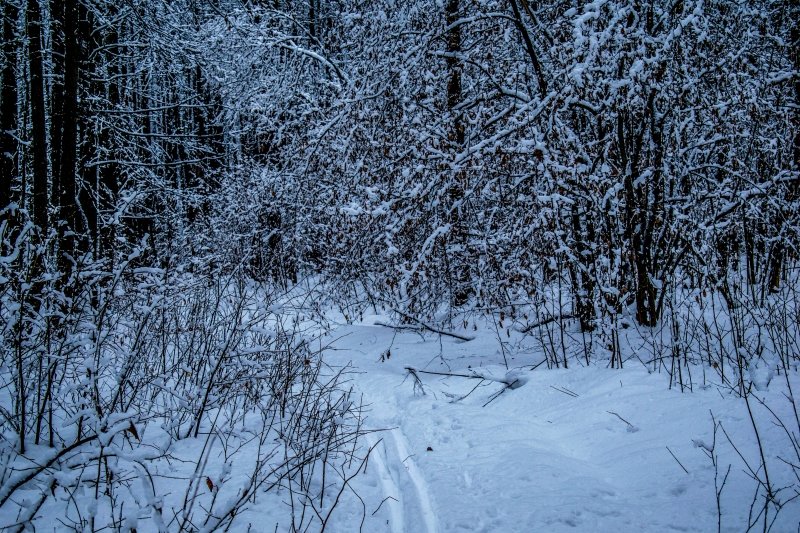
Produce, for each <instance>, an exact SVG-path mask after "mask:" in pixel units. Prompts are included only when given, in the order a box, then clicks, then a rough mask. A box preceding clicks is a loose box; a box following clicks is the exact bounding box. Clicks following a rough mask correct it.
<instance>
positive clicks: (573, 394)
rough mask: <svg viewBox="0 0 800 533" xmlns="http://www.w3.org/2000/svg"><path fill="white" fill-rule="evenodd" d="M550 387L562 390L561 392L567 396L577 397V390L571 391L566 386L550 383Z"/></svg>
mask: <svg viewBox="0 0 800 533" xmlns="http://www.w3.org/2000/svg"><path fill="white" fill-rule="evenodd" d="M550 388H551V389H553V390H557V391H558V392H562V393H564V394H566V395H567V396H572V397H573V398H577V397H578V393H577V392H573V391H571V390H569V389H568V388H566V387H554V386H553V385H550Z"/></svg>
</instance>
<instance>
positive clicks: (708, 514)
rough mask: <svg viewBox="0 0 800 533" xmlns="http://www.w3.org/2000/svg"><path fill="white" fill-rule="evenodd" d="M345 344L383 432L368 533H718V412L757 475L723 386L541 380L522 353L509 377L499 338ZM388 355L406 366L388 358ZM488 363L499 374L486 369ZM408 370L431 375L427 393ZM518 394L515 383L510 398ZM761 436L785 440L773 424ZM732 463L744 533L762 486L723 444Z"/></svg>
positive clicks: (563, 375)
mask: <svg viewBox="0 0 800 533" xmlns="http://www.w3.org/2000/svg"><path fill="white" fill-rule="evenodd" d="M383 320H385V319H384V318H381V317H372V318H366V319H365V322H366V323H369V322H373V323H374V322H379V321H383ZM331 338H336V339H337V340H336V341H335V342H334V344H333V346H334V347H335V350H333V351H331V352H330V353H329V355H328V357H327V361H328V364H331V365H334V366H344V365H347V364H351V365H353V366H354V367H355V368H357V369H358V372H357V373H355V374H354V375H353V385H354V386H355V387H356V388H357V389H358V391H359V392H360V393H361V394H363V398H364V401H365V403H367V404H368V406H369V407H368V415H367V422H366V424H367V429H368V430H375V432H374V433H370V435H369V438H368V444H369V446H374V447H375V449H374V450H373V452H372V455H371V456H370V460H369V463H368V465H367V468H366V469H365V474H364V475H363V476H361V477H360V478H358V479H356V480H355V481H354V483H355V490H356V491H357V492H358V493H359V494H360V495H361V497H362V498H364V500H365V505H366V508H367V511H366V521H365V524H364V526H363V528H362V529H361V530H362V531H375V532H378V531H387V532H392V533H398V532H403V531H406V532H434V531H440V532H449V531H454V532H455V531H484V532H495V531H553V532H558V531H573V532H574V531H634V530H635V531H643V532H662V531H669V530H677V531H698V532H700V531H711V530H716V528H717V508H716V500H715V498H716V492H715V488H714V476H715V472H714V468H713V465H712V463H711V461H710V460H709V457H708V451H709V450H712V449H713V448H712V445H711V444H709V443H711V442H713V428H714V424H713V422H712V418H711V415H712V414H713V415H714V417H715V419H716V420H717V421H718V422H721V423H722V424H723V427H725V429H726V430H727V432H728V433H729V434H730V436H731V438H732V440H733V443H734V444H736V446H737V447H738V449H739V451H740V452H742V454H743V455H744V456H745V457H747V458H748V460H752V461H756V455H755V454H756V453H757V452H756V448H755V446H754V438H753V432H752V428H751V427H750V426H749V419H748V417H747V413H746V411H745V410H744V404H743V402H742V400H741V399H737V398H736V397H734V396H733V395H732V394H729V393H728V392H726V390H725V389H724V388H723V387H721V386H719V385H714V384H709V385H708V386H706V387H705V388H698V389H697V390H695V392H693V393H680V392H678V391H676V390H668V387H667V377H666V376H665V375H663V374H658V373H651V372H648V371H647V370H646V369H645V368H644V367H642V366H641V365H639V364H638V363H637V364H636V365H634V364H633V363H630V364H629V368H625V369H623V370H611V369H608V368H604V367H600V366H592V367H579V368H571V369H568V370H565V369H554V370H545V369H543V368H539V369H537V370H533V371H532V370H530V367H531V366H533V365H535V364H536V363H538V362H539V360H540V359H541V356H537V355H536V354H535V353H518V354H516V355H515V357H514V359H513V360H512V361H510V363H512V366H513V365H518V366H516V367H514V368H512V369H511V370H509V371H506V369H505V367H504V366H502V358H501V357H500V355H499V354H498V345H497V341H496V339H495V338H493V336H492V335H491V334H489V333H485V334H483V335H479V336H478V337H477V338H476V340H474V341H471V342H461V341H458V340H456V339H449V338H447V337H441V338H439V337H438V336H437V335H426V336H421V335H420V334H418V333H409V332H398V331H395V330H393V329H390V328H387V327H382V326H378V325H365V324H361V325H351V326H347V325H343V326H341V327H339V328H338V329H336V330H335V332H334V333H333V334H332V336H331ZM387 349H391V354H392V356H391V358H388V359H386V358H382V357H381V355H382V354H383V353H385V352H386V350H387ZM492 354H494V356H492ZM537 357H538V359H537ZM481 361H483V362H487V361H488V362H489V363H488V364H484V365H483V366H481V367H479V368H478V367H472V365H479V364H481ZM407 367H411V368H415V369H418V370H419V371H420V373H419V374H418V375H419V377H420V378H421V380H422V381H423V390H424V394H423V393H421V392H420V390H419V388H418V387H415V386H414V383H413V381H412V378H411V377H410V376H409V375H408V372H407V370H406V368H407ZM422 371H431V372H439V373H449V374H464V375H469V374H476V375H481V376H485V377H487V378H488V379H486V380H485V381H483V382H481V384H480V385H479V386H478V387H477V389H475V390H474V391H473V392H471V393H470V391H471V390H472V389H473V388H475V386H476V383H477V381H476V380H474V379H466V378H461V377H448V376H441V375H433V374H424V373H422ZM492 376H495V377H496V379H493V378H492ZM792 379H793V380H796V376H793V377H792ZM502 382H507V383H508V382H513V383H515V385H513V386H511V387H509V388H508V389H507V390H505V391H504V392H503V393H502V394H500V395H499V396H496V397H495V395H496V394H497V393H498V391H502V390H503V389H504V388H505V385H504V384H503V383H502ZM776 382H777V380H775V381H774V382H773V384H772V386H771V387H770V388H769V389H767V388H762V387H761V386H760V385H759V386H758V387H757V388H758V390H759V391H760V392H759V394H761V395H762V397H763V399H764V400H765V401H769V402H773V405H774V404H778V403H780V400H781V394H782V392H781V388H780V387H779V386H777V385H776ZM795 386H797V384H795ZM464 396H466V397H464ZM462 397H463V399H460V398H462ZM492 397H495V399H494V400H492V401H490V402H489V403H488V405H484V404H486V402H487V401H488V400H490V399H491V398H492ZM781 405H788V404H786V403H785V402H784V404H781ZM760 429H761V430H762V431H769V430H770V428H768V427H767V423H766V419H764V423H762V424H761V427H760ZM767 440H770V446H768V449H769V450H771V451H772V452H781V451H788V450H787V449H786V448H783V449H782V448H781V443H780V438H779V436H778V434H777V432H772V433H769V437H768V439H767ZM776 447H777V448H776ZM716 453H717V454H718V455H719V456H720V459H719V460H720V463H721V464H722V463H724V464H722V466H721V468H722V471H720V472H719V476H720V479H721V477H722V476H723V475H724V468H726V466H727V464H732V465H733V466H732V468H731V472H730V474H729V479H728V481H727V484H726V486H725V488H724V490H723V492H722V517H723V518H722V531H741V530H742V529H746V528H745V527H743V524H746V521H747V512H748V510H749V507H750V503H751V500H752V492H753V490H754V485H753V482H752V480H751V479H750V478H748V477H747V475H746V474H745V473H744V468H745V467H744V465H743V464H742V463H741V460H739V459H738V458H737V457H736V454H735V452H734V451H733V450H732V447H731V445H730V443H728V442H727V441H726V442H725V443H724V445H723V444H722V443H721V442H720V436H719V435H718V436H717V446H716ZM673 454H674V457H673ZM726 461H727V462H726ZM756 464H757V462H756ZM684 468H685V469H686V471H684ZM773 473H774V474H775V475H776V476H777V475H778V472H777V471H775V472H773ZM386 498H388V499H386ZM384 499H386V500H384ZM373 511H374V513H373ZM349 518H352V517H350V516H346V515H345V513H340V515H339V516H338V520H336V521H335V522H334V524H332V525H333V529H332V530H334V531H342V532H345V531H356V530H357V527H358V524H357V522H358V521H349V520H348V519H349ZM798 521H800V510H799V509H798V508H797V506H791V505H789V506H787V507H785V508H784V509H783V510H782V511H781V513H780V514H779V517H778V521H777V522H776V523H775V525H774V527H773V529H772V530H773V531H790V530H794V528H795V527H796V526H797V524H798Z"/></svg>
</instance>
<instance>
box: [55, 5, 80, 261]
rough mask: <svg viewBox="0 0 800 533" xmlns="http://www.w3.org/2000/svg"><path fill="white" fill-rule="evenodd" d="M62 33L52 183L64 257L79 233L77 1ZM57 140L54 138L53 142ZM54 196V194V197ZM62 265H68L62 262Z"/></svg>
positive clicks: (65, 9)
mask: <svg viewBox="0 0 800 533" xmlns="http://www.w3.org/2000/svg"><path fill="white" fill-rule="evenodd" d="M63 32H64V60H63V61H64V87H63V92H62V102H61V104H62V106H61V110H60V113H61V117H62V119H63V124H62V129H61V142H60V143H59V144H60V153H59V156H60V157H59V160H58V161H54V163H53V167H54V170H53V174H54V175H55V176H57V179H54V183H57V184H58V186H59V190H58V211H57V212H58V214H59V219H60V220H59V223H60V227H59V241H60V242H59V247H60V250H61V253H62V257H63V254H72V253H74V252H75V249H74V248H75V244H76V243H75V242H74V240H73V238H72V237H69V235H71V234H72V232H77V231H78V230H79V224H78V206H77V205H76V198H75V192H76V187H75V181H76V165H77V150H78V127H77V126H78V122H79V120H80V119H79V113H80V111H79V109H78V90H79V85H80V60H81V58H80V54H81V52H80V41H79V39H78V32H79V28H78V2H77V0H65V1H64V5H63ZM55 138H56V137H55V136H54V139H55ZM54 196H55V195H54ZM62 262H63V265H62V266H65V267H66V266H68V265H69V264H70V263H69V261H67V260H63V261H62Z"/></svg>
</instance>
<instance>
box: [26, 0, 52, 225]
mask: <svg viewBox="0 0 800 533" xmlns="http://www.w3.org/2000/svg"><path fill="white" fill-rule="evenodd" d="M27 7H28V10H27V24H26V25H27V32H28V39H29V45H28V61H29V62H30V92H29V96H30V106H31V139H30V146H31V154H32V156H33V161H32V171H33V191H32V197H33V198H32V202H31V206H30V207H31V211H32V218H33V222H34V224H36V225H37V226H38V227H39V229H40V231H41V234H42V236H46V235H47V232H48V230H49V224H48V201H47V200H48V194H47V193H48V175H47V167H48V161H47V121H46V109H45V99H44V62H43V57H42V13H41V6H40V5H39V2H38V0H28V6H27Z"/></svg>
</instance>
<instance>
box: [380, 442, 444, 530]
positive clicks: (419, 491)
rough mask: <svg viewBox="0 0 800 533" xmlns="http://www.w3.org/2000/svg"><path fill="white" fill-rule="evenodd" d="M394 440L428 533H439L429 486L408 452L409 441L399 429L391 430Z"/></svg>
mask: <svg viewBox="0 0 800 533" xmlns="http://www.w3.org/2000/svg"><path fill="white" fill-rule="evenodd" d="M391 435H392V440H394V445H395V450H396V451H397V457H398V460H399V461H400V462H401V464H403V466H405V469H406V472H408V479H409V480H410V481H411V485H412V486H413V489H414V493H415V495H416V500H417V502H418V503H419V511H420V515H421V516H422V520H423V522H424V524H425V530H426V531H427V532H428V533H438V531H439V528H438V527H437V521H436V512H435V511H434V509H433V505H432V503H431V497H430V493H429V492H428V484H427V483H426V482H425V478H424V477H422V473H421V472H420V470H419V468H418V467H417V463H416V462H414V459H413V456H412V454H411V453H409V451H408V441H407V440H406V438H405V436H404V435H403V433H402V432H401V431H400V430H399V429H393V430H391Z"/></svg>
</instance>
